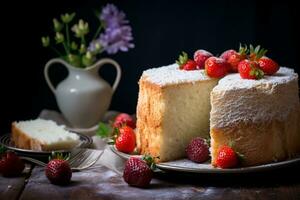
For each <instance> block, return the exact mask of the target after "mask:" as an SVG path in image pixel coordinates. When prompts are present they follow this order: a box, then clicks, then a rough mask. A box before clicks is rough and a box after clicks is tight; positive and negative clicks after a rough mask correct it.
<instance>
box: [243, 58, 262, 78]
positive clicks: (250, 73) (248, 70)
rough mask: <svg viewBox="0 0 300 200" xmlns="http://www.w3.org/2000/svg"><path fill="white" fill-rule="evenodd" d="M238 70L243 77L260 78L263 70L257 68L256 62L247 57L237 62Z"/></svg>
mask: <svg viewBox="0 0 300 200" xmlns="http://www.w3.org/2000/svg"><path fill="white" fill-rule="evenodd" d="M238 70H239V73H240V76H241V77H242V78H243V79H261V78H263V76H264V72H263V71H262V70H261V69H260V68H259V65H258V63H257V62H255V61H250V60H247V59H245V60H243V61H241V62H240V63H239V65H238Z"/></svg>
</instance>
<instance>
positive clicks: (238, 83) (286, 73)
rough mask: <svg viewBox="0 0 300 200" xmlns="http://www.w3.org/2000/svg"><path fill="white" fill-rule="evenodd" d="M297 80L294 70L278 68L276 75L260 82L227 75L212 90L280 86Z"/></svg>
mask: <svg viewBox="0 0 300 200" xmlns="http://www.w3.org/2000/svg"><path fill="white" fill-rule="evenodd" d="M297 78H298V75H297V74H296V73H295V72H294V70H293V69H290V68H287V67H280V69H279V70H278V72H277V73H276V74H274V75H272V76H265V77H264V78H263V79H260V80H251V79H242V78H241V77H240V75H239V74H238V73H235V74H229V75H227V76H225V77H224V78H223V79H221V80H220V81H219V84H218V85H217V86H216V87H215V88H214V91H218V90H232V89H233V90H234V89H241V88H253V87H257V86H260V85H262V84H281V83H286V82H289V81H291V80H294V79H297Z"/></svg>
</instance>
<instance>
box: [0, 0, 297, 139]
mask: <svg viewBox="0 0 300 200" xmlns="http://www.w3.org/2000/svg"><path fill="white" fill-rule="evenodd" d="M107 2H112V3H114V4H116V5H117V6H118V7H119V9H121V10H123V11H124V12H125V13H126V14H127V18H128V19H129V20H130V24H131V26H132V28H133V36H134V43H135V45H136V47H135V48H134V49H132V50H130V51H129V52H127V53H118V54H116V55H114V56H110V57H111V58H113V59H115V60H116V61H117V62H119V63H120V65H121V66H122V70H123V74H122V79H121V82H120V85H119V88H118V89H117V91H116V93H115V95H114V97H113V100H112V104H111V109H114V110H120V111H123V112H128V113H134V112H135V108H136V102H137V94H138V85H137V81H138V79H139V77H140V75H141V73H142V71H143V70H144V69H146V68H149V67H158V66H162V65H167V64H170V63H173V62H174V60H175V59H176V58H177V56H178V54H179V53H180V52H181V51H182V50H185V51H186V52H188V53H189V54H190V55H192V53H193V52H194V51H195V50H197V49H199V48H202V49H207V50H209V51H211V52H212V53H214V54H216V55H218V54H221V53H222V51H224V50H226V49H229V48H238V45H239V43H240V42H242V43H246V44H249V43H252V44H254V45H257V44H261V45H262V46H263V47H265V48H267V49H269V53H268V56H269V57H271V58H274V59H275V60H276V61H277V62H278V63H279V64H280V65H283V66H289V67H292V68H294V69H295V70H296V71H297V72H299V69H298V68H297V67H298V66H299V64H300V63H299V58H298V55H299V36H300V34H299V31H298V30H297V28H298V26H299V25H300V23H299V22H300V20H299V19H300V16H299V15H300V14H299V10H300V7H299V6H298V5H296V3H293V2H290V1H280V2H278V3H277V2H272V1H247V3H243V1H187V0H186V1H139V0H136V1H125V0H123V1H100V0H97V1H96V0H94V1H92V0H84V1H74V0H43V1H31V2H29V1H19V2H17V1H8V2H6V3H5V5H4V3H1V4H2V5H1V10H2V12H1V29H0V32H1V41H2V42H1V58H2V59H1V60H2V62H1V79H0V81H1V82H0V87H1V92H2V95H1V103H0V105H1V107H0V128H1V129H0V131H1V132H0V134H3V133H5V132H7V131H9V129H10V124H11V122H12V121H14V120H25V119H30V118H36V117H37V116H38V114H39V113H40V111H41V110H42V109H44V108H47V109H54V110H58V108H57V105H56V102H55V98H54V96H53V94H52V93H51V91H50V89H49V88H48V86H47V85H46V82H45V80H44V76H43V68H44V65H45V63H46V62H47V61H48V60H49V59H50V58H52V57H54V56H55V55H54V54H53V53H52V52H51V51H50V50H49V49H44V48H42V47H41V43H40V37H41V36H43V35H47V34H49V33H51V32H52V18H53V17H59V16H60V14H62V13H65V12H72V11H75V12H77V19H78V18H83V19H86V20H88V21H94V22H93V23H91V26H92V27H93V26H94V25H95V23H96V20H95V18H94V10H100V9H101V6H103V5H105V4H106V3H107ZM92 30H94V29H92ZM105 56H107V55H105V54H103V57H105ZM51 72H52V73H51V76H52V79H54V80H55V81H54V82H56V83H58V82H59V81H60V80H62V79H63V78H64V77H65V76H66V74H67V73H66V71H65V70H64V69H63V68H62V67H61V68H59V67H57V68H56V69H53V70H51ZM101 73H102V74H103V77H105V78H106V79H107V80H108V81H110V82H111V81H112V80H113V78H114V72H113V70H111V69H110V68H109V67H106V68H104V69H103V70H101Z"/></svg>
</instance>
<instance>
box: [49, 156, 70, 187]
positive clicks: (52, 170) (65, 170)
mask: <svg viewBox="0 0 300 200" xmlns="http://www.w3.org/2000/svg"><path fill="white" fill-rule="evenodd" d="M45 174H46V176H47V178H48V179H49V181H50V182H51V183H53V184H56V185H66V184H68V183H69V182H70V180H71V177H72V170H71V168H70V166H69V163H68V162H67V161H66V160H63V159H53V160H50V161H49V162H48V164H47V166H46V168H45Z"/></svg>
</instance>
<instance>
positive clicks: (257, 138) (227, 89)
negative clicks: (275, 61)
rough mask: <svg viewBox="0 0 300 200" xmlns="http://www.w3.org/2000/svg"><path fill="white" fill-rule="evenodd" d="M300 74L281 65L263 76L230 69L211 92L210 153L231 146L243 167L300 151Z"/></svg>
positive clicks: (214, 159) (214, 160)
mask: <svg viewBox="0 0 300 200" xmlns="http://www.w3.org/2000/svg"><path fill="white" fill-rule="evenodd" d="M298 91H299V88H298V75H297V74H296V73H295V72H294V71H293V70H292V69H289V68H285V67H281V68H280V70H279V71H278V72H277V73H276V74H274V75H272V76H265V77H264V78H263V79H260V80H248V79H241V78H240V75H239V74H230V75H228V76H226V77H224V78H223V79H221V80H220V81H219V84H218V85H217V86H216V87H215V88H214V89H213V90H212V93H211V105H212V110H211V115H210V129H211V132H210V135H211V157H212V164H213V165H216V158H217V154H218V149H219V148H220V147H221V146H223V145H230V144H231V146H232V147H233V149H234V150H235V151H237V152H239V153H240V154H242V155H243V162H242V163H241V164H242V165H243V166H250V165H259V164H264V163H270V162H274V161H280V160H283V159H287V158H290V157H293V156H295V155H297V154H298V153H300V127H299V124H300V123H299V122H300V104H299V96H298V95H299V93H298Z"/></svg>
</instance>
